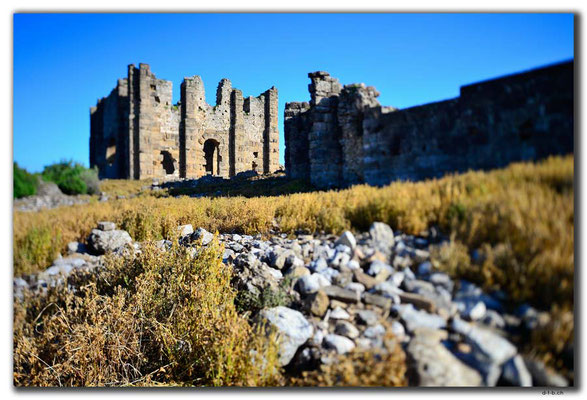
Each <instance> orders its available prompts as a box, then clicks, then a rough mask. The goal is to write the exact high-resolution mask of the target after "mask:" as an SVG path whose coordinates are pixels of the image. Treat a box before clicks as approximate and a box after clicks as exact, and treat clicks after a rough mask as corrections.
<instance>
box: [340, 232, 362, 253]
mask: <svg viewBox="0 0 587 400" xmlns="http://www.w3.org/2000/svg"><path fill="white" fill-rule="evenodd" d="M336 244H344V245H345V246H348V247H350V248H351V249H352V250H354V248H355V246H356V245H357V240H356V239H355V236H354V235H353V234H352V232H350V231H345V232H344V233H343V234H342V235H340V237H339V238H338V240H337V241H336Z"/></svg>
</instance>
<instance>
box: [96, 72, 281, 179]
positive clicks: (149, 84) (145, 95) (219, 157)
mask: <svg viewBox="0 0 587 400" xmlns="http://www.w3.org/2000/svg"><path fill="white" fill-rule="evenodd" d="M90 114H91V119H90V122H91V133H90V165H91V166H98V168H99V171H100V177H101V178H130V179H144V178H161V179H177V178H183V177H185V178H199V177H201V176H203V175H206V174H212V175H216V176H222V177H230V176H233V175H235V174H237V173H239V172H243V171H247V170H251V169H254V170H256V171H257V172H259V173H269V172H274V171H276V170H277V169H278V168H279V164H278V162H279V130H278V127H277V118H278V117H277V89H275V88H274V87H273V88H271V89H269V90H268V91H266V92H264V93H262V94H261V95H260V96H258V97H249V98H247V99H243V95H242V92H241V91H240V90H238V89H233V88H232V84H231V82H230V81H229V80H228V79H222V80H221V81H220V83H219V85H218V89H217V92H216V105H215V106H211V105H209V104H208V103H207V102H206V95H205V90H204V84H203V82H202V79H201V78H200V77H199V76H193V77H188V78H185V79H184V80H183V82H182V84H181V100H180V102H179V103H178V104H175V105H174V104H172V83H171V82H170V81H165V80H162V79H157V78H156V77H155V75H154V74H153V73H152V72H151V70H150V68H149V66H148V65H147V64H140V65H139V68H136V67H135V66H134V65H130V66H129V68H128V78H126V79H122V80H120V81H119V85H118V86H117V89H115V90H114V91H113V92H112V93H111V94H110V95H109V96H108V97H106V98H104V99H101V100H99V101H98V104H97V106H96V107H93V108H92V109H91V111H90ZM112 140H114V141H115V143H116V146H115V147H116V152H115V153H114V156H113V155H112V148H111V147H110V150H109V148H108V146H107V144H108V143H110V142H109V141H112ZM108 157H109V160H110V161H107V158H108Z"/></svg>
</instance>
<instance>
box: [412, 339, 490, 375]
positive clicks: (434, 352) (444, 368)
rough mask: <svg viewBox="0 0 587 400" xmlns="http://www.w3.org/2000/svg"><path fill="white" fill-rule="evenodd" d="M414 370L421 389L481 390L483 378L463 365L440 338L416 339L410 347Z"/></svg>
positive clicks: (413, 372)
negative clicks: (469, 388)
mask: <svg viewBox="0 0 587 400" xmlns="http://www.w3.org/2000/svg"><path fill="white" fill-rule="evenodd" d="M407 353H408V355H409V359H410V360H411V363H410V369H411V371H412V374H414V375H415V376H416V382H414V384H416V385H418V386H480V385H481V383H482V380H481V375H480V374H479V373H478V372H477V371H475V370H474V369H473V368H470V367H468V366H467V365H465V364H463V363H462V362H461V361H459V359H457V358H456V357H455V356H453V355H452V354H451V352H450V351H449V350H448V349H446V347H444V345H442V344H441V343H440V341H439V339H438V337H434V336H430V335H421V334H420V335H417V336H415V337H414V338H413V339H412V340H411V342H410V344H409V345H408V347H407Z"/></svg>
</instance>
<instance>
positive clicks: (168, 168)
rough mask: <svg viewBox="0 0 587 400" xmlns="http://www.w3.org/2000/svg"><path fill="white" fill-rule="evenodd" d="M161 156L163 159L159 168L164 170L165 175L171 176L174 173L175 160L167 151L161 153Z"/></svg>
mask: <svg viewBox="0 0 587 400" xmlns="http://www.w3.org/2000/svg"><path fill="white" fill-rule="evenodd" d="M161 155H162V156H163V159H162V160H161V166H162V167H163V169H164V170H165V174H166V175H171V174H173V173H174V172H175V166H174V165H173V164H174V163H173V162H174V161H175V160H174V159H173V157H172V156H171V153H170V152H168V151H161Z"/></svg>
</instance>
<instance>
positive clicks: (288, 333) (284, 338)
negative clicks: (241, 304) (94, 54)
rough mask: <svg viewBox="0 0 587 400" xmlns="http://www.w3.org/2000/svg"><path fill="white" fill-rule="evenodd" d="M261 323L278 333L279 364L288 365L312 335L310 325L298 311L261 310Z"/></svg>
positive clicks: (281, 308) (289, 309) (286, 309)
mask: <svg viewBox="0 0 587 400" xmlns="http://www.w3.org/2000/svg"><path fill="white" fill-rule="evenodd" d="M259 315H260V318H261V320H262V321H266V322H268V323H269V324H270V326H272V327H273V328H275V329H277V331H278V332H279V363H280V365H282V366H284V365H287V364H289V362H290V361H291V360H292V358H293V356H294V355H295V353H296V351H297V350H298V348H299V347H300V346H301V345H302V344H304V343H305V342H306V341H307V340H308V339H309V338H310V337H312V335H313V334H314V329H313V328H312V324H310V323H309V322H308V321H307V320H306V318H304V316H303V315H302V313H300V312H299V311H296V310H292V309H291V308H287V307H283V306H278V307H274V308H269V309H264V310H261V312H260V313H259Z"/></svg>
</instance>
